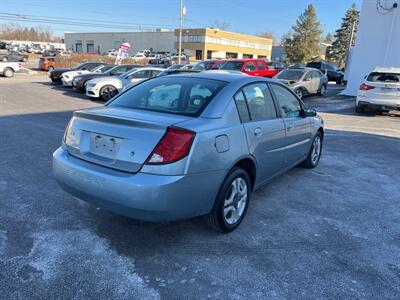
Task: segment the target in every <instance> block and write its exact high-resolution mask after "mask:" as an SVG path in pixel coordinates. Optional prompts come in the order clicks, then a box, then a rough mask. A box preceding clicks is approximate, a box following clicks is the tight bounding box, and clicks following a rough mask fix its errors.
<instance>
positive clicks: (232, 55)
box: [226, 52, 238, 59]
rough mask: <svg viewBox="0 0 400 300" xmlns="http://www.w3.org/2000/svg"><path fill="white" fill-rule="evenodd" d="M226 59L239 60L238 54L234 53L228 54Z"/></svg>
mask: <svg viewBox="0 0 400 300" xmlns="http://www.w3.org/2000/svg"><path fill="white" fill-rule="evenodd" d="M226 58H227V59H229V58H238V54H237V53H233V52H226Z"/></svg>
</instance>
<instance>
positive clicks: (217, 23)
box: [211, 20, 231, 30]
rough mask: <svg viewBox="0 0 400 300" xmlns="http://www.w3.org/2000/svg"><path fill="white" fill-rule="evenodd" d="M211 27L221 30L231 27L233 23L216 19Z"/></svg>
mask: <svg viewBox="0 0 400 300" xmlns="http://www.w3.org/2000/svg"><path fill="white" fill-rule="evenodd" d="M211 27H212V28H218V29H220V30H229V29H230V28H231V24H230V23H228V22H225V21H220V20H215V21H214V23H213V24H212V25H211Z"/></svg>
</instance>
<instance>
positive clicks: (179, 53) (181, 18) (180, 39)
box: [178, 0, 184, 64]
mask: <svg viewBox="0 0 400 300" xmlns="http://www.w3.org/2000/svg"><path fill="white" fill-rule="evenodd" d="M183 10H184V6H183V0H180V4H179V50H178V64H181V52H182V24H183V15H184V11H183Z"/></svg>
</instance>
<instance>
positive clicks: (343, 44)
mask: <svg viewBox="0 0 400 300" xmlns="http://www.w3.org/2000/svg"><path fill="white" fill-rule="evenodd" d="M359 19H360V12H359V11H358V10H357V9H356V6H355V4H353V5H352V7H351V8H350V9H349V10H348V11H347V12H346V15H345V16H344V18H343V19H342V22H341V26H340V28H339V29H338V30H336V32H335V33H334V35H333V36H332V34H330V33H328V34H327V36H326V37H325V39H322V33H323V30H322V27H321V24H320V22H319V21H318V18H317V13H316V10H315V7H314V6H313V5H312V4H310V5H308V7H307V8H306V10H305V11H304V12H303V13H302V14H301V15H300V16H299V18H298V19H297V21H296V23H295V24H294V25H293V26H292V29H291V30H290V31H289V32H288V33H287V34H286V35H285V36H284V37H283V39H282V45H283V47H284V49H285V52H286V59H287V62H288V63H293V64H302V63H305V62H307V61H311V60H319V59H320V56H321V54H325V59H326V60H329V61H332V62H335V63H336V64H337V65H338V66H339V67H341V68H342V67H344V66H345V63H346V59H347V55H348V49H349V48H350V46H352V45H354V43H355V40H356V33H357V30H358V24H359ZM350 39H351V40H350ZM321 42H325V43H327V44H331V46H328V48H327V50H326V53H321Z"/></svg>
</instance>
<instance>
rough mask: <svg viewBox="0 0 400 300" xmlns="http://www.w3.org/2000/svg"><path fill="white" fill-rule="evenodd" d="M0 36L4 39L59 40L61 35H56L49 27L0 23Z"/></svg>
mask: <svg viewBox="0 0 400 300" xmlns="http://www.w3.org/2000/svg"><path fill="white" fill-rule="evenodd" d="M0 38H1V39H4V40H19V41H35V42H54V41H56V42H58V41H61V38H60V37H54V36H53V33H52V32H51V30H50V28H49V27H23V26H20V25H18V24H13V23H9V24H0Z"/></svg>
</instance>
